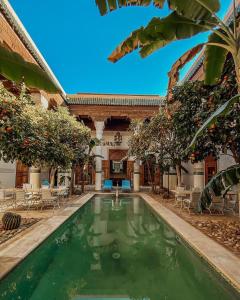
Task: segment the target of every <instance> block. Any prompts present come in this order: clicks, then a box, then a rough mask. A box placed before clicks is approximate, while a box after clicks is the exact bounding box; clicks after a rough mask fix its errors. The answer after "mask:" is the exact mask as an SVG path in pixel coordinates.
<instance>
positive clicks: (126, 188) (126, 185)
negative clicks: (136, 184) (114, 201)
mask: <svg viewBox="0 0 240 300" xmlns="http://www.w3.org/2000/svg"><path fill="white" fill-rule="evenodd" d="M121 189H122V192H131V184H130V180H122V186H121Z"/></svg>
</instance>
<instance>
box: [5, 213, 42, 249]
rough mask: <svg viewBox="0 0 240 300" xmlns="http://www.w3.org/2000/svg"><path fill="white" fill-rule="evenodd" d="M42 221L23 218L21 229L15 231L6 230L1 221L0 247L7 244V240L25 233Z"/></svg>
mask: <svg viewBox="0 0 240 300" xmlns="http://www.w3.org/2000/svg"><path fill="white" fill-rule="evenodd" d="M40 220H41V219H40V218H22V222H21V225H20V227H19V228H18V229H14V230H4V229H3V226H2V222H1V221H0V245H1V244H2V243H4V242H6V241H7V240H9V239H11V238H13V237H14V236H16V235H17V234H19V233H21V232H23V231H24V230H25V229H27V228H29V227H31V226H32V225H34V224H35V223H37V222H39V221H40Z"/></svg>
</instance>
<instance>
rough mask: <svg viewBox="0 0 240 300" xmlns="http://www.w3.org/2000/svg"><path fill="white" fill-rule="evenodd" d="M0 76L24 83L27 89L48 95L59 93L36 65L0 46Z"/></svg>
mask: <svg viewBox="0 0 240 300" xmlns="http://www.w3.org/2000/svg"><path fill="white" fill-rule="evenodd" d="M0 74H1V75H2V76H4V77H5V78H7V79H9V80H12V81H14V82H16V83H21V82H22V81H24V83H25V84H26V86H27V87H30V88H38V89H40V90H45V91H47V92H49V93H57V92H59V88H58V87H57V86H56V85H55V83H54V82H53V81H52V79H51V78H50V77H49V76H48V75H47V74H46V72H45V71H43V70H42V69H41V68H40V67H39V66H37V65H36V64H33V63H30V62H27V61H25V60H24V59H23V58H22V57H21V56H20V55H19V54H18V53H16V52H13V51H9V50H8V49H6V48H5V47H3V46H2V45H0Z"/></svg>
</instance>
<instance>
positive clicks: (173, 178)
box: [169, 168, 177, 190]
mask: <svg viewBox="0 0 240 300" xmlns="http://www.w3.org/2000/svg"><path fill="white" fill-rule="evenodd" d="M176 186H177V173H176V170H175V169H174V168H170V170H169V190H175V188H176Z"/></svg>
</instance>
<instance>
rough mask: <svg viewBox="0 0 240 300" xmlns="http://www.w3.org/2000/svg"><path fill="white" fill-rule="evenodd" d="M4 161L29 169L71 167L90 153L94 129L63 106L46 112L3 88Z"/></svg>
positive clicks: (0, 139)
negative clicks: (91, 136)
mask: <svg viewBox="0 0 240 300" xmlns="http://www.w3.org/2000/svg"><path fill="white" fill-rule="evenodd" d="M0 115H1V122H0V158H1V159H3V160H4V161H5V162H8V161H11V162H13V161H14V160H20V161H22V162H23V163H24V164H26V165H28V166H32V165H35V166H42V165H46V166H49V167H52V168H57V167H61V168H68V167H69V166H71V164H72V162H73V161H74V159H75V157H76V156H77V155H79V153H81V154H82V153H83V152H84V151H86V150H87V146H88V143H89V141H90V130H89V129H88V128H86V127H85V126H84V125H82V124H81V123H79V122H77V120H76V119H75V118H74V117H73V116H70V114H69V112H68V110H67V109H66V108H63V107H59V108H57V109H56V110H46V109H44V108H43V107H41V106H37V105H34V104H33V103H32V101H31V99H30V97H29V95H27V94H26V93H25V90H24V87H23V88H22V92H21V94H20V96H14V95H13V94H11V93H10V92H8V91H6V89H5V88H4V87H3V86H0Z"/></svg>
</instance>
